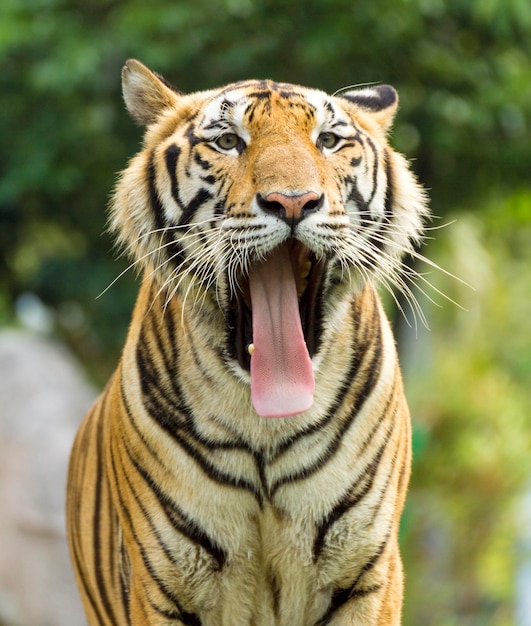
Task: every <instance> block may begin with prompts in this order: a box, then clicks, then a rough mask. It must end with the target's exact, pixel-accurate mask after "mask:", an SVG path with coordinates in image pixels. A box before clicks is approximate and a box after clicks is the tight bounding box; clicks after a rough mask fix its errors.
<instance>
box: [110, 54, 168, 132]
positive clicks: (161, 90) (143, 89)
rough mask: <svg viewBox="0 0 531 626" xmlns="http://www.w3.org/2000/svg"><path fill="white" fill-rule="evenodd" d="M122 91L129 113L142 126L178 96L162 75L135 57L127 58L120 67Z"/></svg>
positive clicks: (150, 121) (156, 116) (153, 118)
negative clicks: (121, 67)
mask: <svg viewBox="0 0 531 626" xmlns="http://www.w3.org/2000/svg"><path fill="white" fill-rule="evenodd" d="M122 93H123V97H124V101H125V106H126V107H127V110H128V111H129V114H130V115H131V117H132V118H133V119H134V120H135V121H136V122H138V123H139V124H142V125H143V126H147V125H148V124H152V123H153V122H154V121H155V120H156V119H157V118H158V116H159V115H160V114H161V112H162V111H164V110H165V109H171V108H172V107H174V106H175V104H176V102H177V100H178V97H179V96H178V93H177V92H176V91H175V90H174V89H173V88H172V87H171V86H170V85H169V83H167V82H166V81H165V80H164V78H162V76H159V75H158V74H155V73H154V72H152V71H151V70H150V69H148V68H147V67H146V66H145V65H144V64H143V63H140V61H137V60H136V59H129V60H128V61H127V62H126V64H125V65H124V67H123V69H122Z"/></svg>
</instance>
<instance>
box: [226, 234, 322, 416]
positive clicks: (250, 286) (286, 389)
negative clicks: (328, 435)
mask: <svg viewBox="0 0 531 626" xmlns="http://www.w3.org/2000/svg"><path fill="white" fill-rule="evenodd" d="M324 269H325V261H322V260H317V259H316V257H315V255H314V254H313V253H312V252H311V251H310V250H309V249H308V248H307V247H306V246H304V245H303V244H301V243H300V242H299V241H296V240H295V239H290V240H288V241H286V242H284V243H283V244H282V245H280V246H279V247H277V248H275V249H274V250H272V251H271V252H270V253H269V254H268V255H267V257H266V258H265V259H264V260H263V261H259V262H257V263H256V264H254V265H253V266H252V267H251V269H250V271H249V275H248V277H246V278H244V279H242V285H241V286H242V290H241V293H239V294H237V295H236V296H235V297H234V299H233V301H232V307H231V308H232V314H233V319H232V320H231V322H232V323H231V337H230V339H231V346H232V350H233V356H234V358H236V359H237V361H238V362H239V364H240V365H241V367H242V368H244V369H247V370H249V371H250V373H251V399H252V401H253V405H254V407H255V409H256V411H257V413H258V414H259V415H262V416H264V417H269V416H287V415H295V414H298V413H301V412H303V411H305V410H306V409H307V408H309V407H310V406H311V404H312V402H313V388H314V382H313V371H312V364H311V357H312V356H313V355H314V354H315V353H316V352H317V350H318V348H319V342H320V337H321V305H320V292H321V285H322V278H323V274H324Z"/></svg>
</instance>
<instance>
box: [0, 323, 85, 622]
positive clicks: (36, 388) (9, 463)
mask: <svg viewBox="0 0 531 626" xmlns="http://www.w3.org/2000/svg"><path fill="white" fill-rule="evenodd" d="M94 397H95V391H94V390H93V389H92V388H91V387H90V386H89V385H88V383H87V382H86V380H85V378H84V376H83V373H82V371H81V368H80V366H79V365H78V363H77V362H76V361H75V359H74V358H73V357H72V355H71V354H70V353H69V352H68V351H67V350H66V349H65V348H64V347H63V346H61V345H59V344H57V343H55V342H53V341H51V340H49V339H46V338H44V337H41V336H38V335H33V334H30V333H23V332H15V331H1V332H0V537H1V539H0V624H2V626H28V625H29V624H31V625H32V626H81V625H82V624H86V620H85V618H84V616H83V612H82V609H81V603H80V600H79V596H78V593H77V588H76V586H75V583H74V578H73V574H72V570H71V566H70V561H69V557H68V551H67V546H66V535H65V515H64V508H65V484H66V473H67V466H68V457H69V454H70V448H71V446H72V442H73V439H74V436H75V433H76V431H77V428H78V426H79V423H80V421H81V419H82V417H83V415H84V414H85V412H86V410H87V409H88V408H89V406H90V404H91V403H92V402H93V400H94Z"/></svg>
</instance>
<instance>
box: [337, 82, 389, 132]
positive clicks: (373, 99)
mask: <svg viewBox="0 0 531 626" xmlns="http://www.w3.org/2000/svg"><path fill="white" fill-rule="evenodd" d="M337 95H338V97H339V98H344V99H345V100H348V101H349V102H352V103H353V104H355V105H356V106H358V107H359V108H360V109H362V110H363V111H366V112H367V113H370V114H371V116H372V117H373V119H375V120H376V121H377V122H378V124H379V125H380V126H381V127H382V128H383V130H384V131H388V130H389V128H390V127H391V124H392V123H393V119H394V117H395V113H396V110H397V109H398V93H397V92H396V89H395V88H394V87H391V85H376V86H374V87H364V88H363V89H355V90H352V91H345V92H343V93H339V94H337Z"/></svg>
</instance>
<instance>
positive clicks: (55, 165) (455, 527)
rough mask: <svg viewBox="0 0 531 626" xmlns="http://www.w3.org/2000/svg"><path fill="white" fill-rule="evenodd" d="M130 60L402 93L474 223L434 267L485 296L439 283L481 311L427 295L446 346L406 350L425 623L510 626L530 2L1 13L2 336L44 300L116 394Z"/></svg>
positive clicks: (417, 601) (418, 598)
mask: <svg viewBox="0 0 531 626" xmlns="http://www.w3.org/2000/svg"><path fill="white" fill-rule="evenodd" d="M128 57H136V58H139V59H140V60H142V61H143V62H145V63H146V64H147V65H149V66H150V67H152V68H153V69H155V70H157V71H158V72H160V73H162V74H164V75H165V76H166V77H167V78H168V79H169V80H170V81H171V82H173V83H174V84H175V85H176V86H177V87H178V88H179V89H181V90H183V91H189V90H195V89H202V88H207V87H212V86H215V85H220V84H223V83H225V82H228V81H232V80H238V79H241V78H249V77H252V76H254V77H271V78H275V79H278V80H287V81H291V82H297V83H301V84H306V85H309V86H315V87H320V88H324V89H326V90H328V91H330V92H334V91H336V90H337V89H340V88H342V87H345V86H347V85H352V84H359V83H365V82H375V81H376V82H388V83H391V84H394V85H395V86H396V87H397V88H398V90H399V93H400V98H401V110H400V112H399V115H398V118H397V123H396V126H395V130H394V135H393V142H394V144H395V145H396V146H397V147H398V149H400V150H402V151H404V152H405V153H406V154H407V155H408V157H410V158H413V159H414V168H415V170H416V172H417V173H418V174H419V176H420V178H421V180H422V182H423V183H424V184H425V185H426V186H427V187H428V188H429V189H430V195H431V197H432V206H433V209H434V212H435V213H436V214H438V215H440V216H444V217H445V219H448V216H449V215H451V214H456V213H457V211H458V210H459V211H460V213H461V214H460V215H459V214H458V215H457V218H458V221H457V223H456V224H454V225H451V226H449V227H448V228H446V229H443V230H442V231H440V232H439V231H435V233H434V234H435V235H436V237H437V239H438V243H436V244H434V245H432V246H431V247H430V249H428V251H427V256H429V257H430V258H435V259H436V260H437V261H438V262H439V263H440V264H441V265H442V266H443V267H444V268H447V269H450V271H452V272H454V273H456V274H457V275H459V276H460V277H462V278H464V279H465V280H466V281H467V282H469V283H470V284H471V285H473V286H474V288H475V291H472V290H471V289H469V288H467V287H464V286H463V285H462V284H461V283H459V282H458V281H456V280H453V279H450V278H448V277H446V278H445V275H444V274H434V275H433V276H432V275H430V276H428V279H429V280H430V281H433V282H434V284H436V286H437V287H438V288H439V289H440V290H441V291H443V292H444V293H446V294H448V295H449V296H450V297H451V298H452V299H454V300H456V301H457V302H459V303H461V304H462V305H463V306H464V307H465V308H466V309H467V312H464V311H461V310H460V309H459V308H457V307H455V306H454V305H451V304H447V305H446V306H445V308H444V309H442V310H439V309H437V308H435V307H432V306H431V305H430V304H429V302H427V303H426V304H425V307H424V308H425V310H426V312H427V317H428V319H429V321H430V325H431V326H432V328H433V329H434V330H433V332H432V333H431V334H430V335H428V336H427V338H426V337H424V336H423V338H422V340H419V341H418V342H416V343H415V342H410V341H409V340H407V339H404V340H401V347H402V349H403V360H404V363H405V365H406V373H407V374H408V376H407V379H408V386H409V387H410V395H411V405H412V412H413V414H414V418H415V424H416V433H415V448H416V449H415V452H416V455H415V456H416V465H415V473H414V482H413V488H412V492H411V497H410V501H409V502H410V504H409V508H408V513H407V516H406V519H405V522H406V523H405V525H404V543H405V552H406V556H407V559H406V569H407V571H408V572H409V576H408V581H409V582H408V594H409V596H408V602H407V607H406V611H407V619H406V623H407V624H419V625H420V624H422V625H423V626H429V625H431V624H433V625H434V626H450V625H453V624H459V625H460V626H461V625H463V624H489V625H491V626H501V625H502V624H503V625H504V626H505V625H507V624H510V623H511V618H510V614H511V613H510V601H511V580H512V576H513V569H514V563H513V561H514V558H513V556H514V554H513V552H512V549H511V545H512V541H513V534H512V533H513V530H512V528H513V527H512V521H513V520H512V516H511V513H510V511H511V508H510V507H511V506H512V503H513V499H514V497H515V494H516V493H517V491H518V489H519V486H520V484H521V482H522V480H523V478H524V476H525V475H526V474H528V473H529V472H530V471H531V468H530V467H529V462H528V460H527V456H526V451H528V450H529V449H530V446H529V433H530V428H531V427H530V424H529V413H530V410H529V409H530V407H529V400H528V397H529V392H528V389H529V380H530V373H531V356H530V354H531V353H530V351H529V349H528V346H529V345H531V337H530V330H529V323H528V320H529V319H530V313H531V311H530V310H529V301H530V299H529V293H531V289H530V287H531V285H530V280H531V278H530V277H531V269H530V268H531V264H530V261H531V259H530V258H529V243H528V242H529V240H530V236H531V232H530V207H531V188H530V177H529V163H530V162H531V142H530V141H529V129H530V121H531V62H530V61H531V3H529V2H528V0H448V1H446V0H417V1H415V2H414V1H413V0H393V1H391V0H373V1H371V2H352V0H194V2H185V1H179V0H177V1H175V0H173V1H172V2H170V1H169V0H153V1H152V2H145V0H129V1H128V2H117V1H116V0H87V1H86V2H83V3H80V2H74V1H73V0H24V1H22V0H2V3H1V4H0V91H1V94H2V105H1V113H0V136H1V138H2V141H1V142H0V173H1V176H0V322H2V323H6V322H7V321H9V320H11V321H13V320H14V310H15V304H14V303H15V302H16V301H17V299H20V296H21V295H23V294H24V293H26V292H30V293H33V294H36V295H38V296H39V298H40V299H41V300H42V301H43V302H44V304H45V306H46V307H47V308H48V310H49V311H51V313H52V317H53V319H54V322H55V328H56V331H57V332H58V333H60V334H61V335H62V336H63V337H64V338H65V339H66V340H67V341H69V342H70V344H71V345H72V346H73V347H74V348H75V349H76V351H77V352H78V353H79V354H81V355H82V356H83V358H84V361H85V362H86V363H87V365H88V366H89V367H90V368H91V370H92V371H93V373H94V374H95V376H96V377H97V378H98V380H100V381H103V380H104V379H105V378H106V377H107V375H108V374H109V372H110V371H111V370H112V369H113V368H114V365H115V362H116V358H117V354H118V352H119V349H120V346H121V345H122V342H123V337H124V333H125V328H126V325H127V322H128V319H129V316H130V309H131V306H132V303H133V299H134V293H135V291H136V286H135V285H134V284H133V281H132V280H131V279H130V278H128V277H127V276H126V277H125V278H122V279H120V280H119V281H118V282H117V283H116V284H114V285H113V286H112V288H111V289H110V290H109V291H108V292H106V293H105V294H104V295H103V296H102V297H101V298H99V299H96V296H97V295H98V294H99V293H100V292H101V291H103V290H104V289H105V287H107V285H108V284H109V283H111V282H112V281H113V279H114V278H115V277H116V276H117V275H118V274H119V273H120V272H121V271H122V269H123V268H124V267H125V266H124V264H123V262H122V261H115V260H114V259H113V253H112V242H111V241H110V240H109V238H108V237H107V236H106V235H105V234H104V230H105V210H104V209H105V205H106V203H107V198H108V194H109V192H110V190H111V189H112V186H113V184H114V180H115V177H116V172H117V171H119V170H120V169H122V168H123V167H124V165H125V163H126V160H127V158H128V157H130V156H131V155H132V154H133V153H134V152H135V151H136V149H137V146H138V142H139V140H140V132H139V131H138V129H135V128H134V126H133V124H132V123H131V122H130V120H128V119H127V115H126V113H125V112H124V110H123V106H122V103H121V95H120V69H121V67H122V65H123V63H124V61H125V59H127V58H128ZM434 224H435V225H437V222H436V223H434ZM428 269H429V268H428ZM526 294H527V295H526ZM400 336H404V337H405V335H403V333H400ZM416 358H420V359H421V361H420V362H419V361H416V360H415V359H416ZM419 363H420V364H419Z"/></svg>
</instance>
